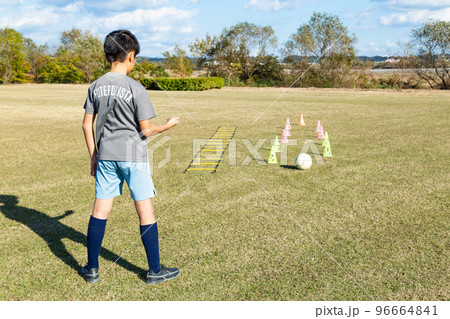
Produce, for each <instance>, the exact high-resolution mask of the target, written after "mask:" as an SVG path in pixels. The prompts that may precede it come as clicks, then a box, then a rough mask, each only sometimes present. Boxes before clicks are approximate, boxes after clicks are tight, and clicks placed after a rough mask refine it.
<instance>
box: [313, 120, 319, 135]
mask: <svg viewBox="0 0 450 319" xmlns="http://www.w3.org/2000/svg"><path fill="white" fill-rule="evenodd" d="M319 131H320V120H318V121H317V126H316V129H315V131H314V133H319Z"/></svg>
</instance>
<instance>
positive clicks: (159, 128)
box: [139, 116, 180, 137]
mask: <svg viewBox="0 0 450 319" xmlns="http://www.w3.org/2000/svg"><path fill="white" fill-rule="evenodd" d="M179 119H180V118H179V117H178V116H172V117H169V118H168V119H167V121H166V123H165V124H163V125H156V124H153V123H150V120H149V119H148V120H144V121H139V128H140V130H141V133H142V134H144V136H145V137H149V136H150V135H153V134H156V133H161V132H164V131H166V130H168V129H170V128H172V127H174V126H175V125H178V120H179Z"/></svg>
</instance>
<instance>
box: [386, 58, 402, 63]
mask: <svg viewBox="0 0 450 319" xmlns="http://www.w3.org/2000/svg"><path fill="white" fill-rule="evenodd" d="M385 62H386V63H398V62H400V59H394V58H389V59H386V61H385Z"/></svg>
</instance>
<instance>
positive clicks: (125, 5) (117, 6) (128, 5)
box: [86, 0, 169, 11]
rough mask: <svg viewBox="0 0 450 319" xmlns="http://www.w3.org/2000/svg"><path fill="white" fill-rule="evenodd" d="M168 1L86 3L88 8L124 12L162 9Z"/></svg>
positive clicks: (113, 0)
mask: <svg viewBox="0 0 450 319" xmlns="http://www.w3.org/2000/svg"><path fill="white" fill-rule="evenodd" d="M168 2H169V1H168V0H146V1H137V0H110V1H108V2H106V3H105V1H89V2H88V3H86V7H88V8H95V9H102V10H107V11H123V10H128V11H129V10H131V9H138V8H139V9H154V8H156V7H161V6H163V5H165V4H166V3H168Z"/></svg>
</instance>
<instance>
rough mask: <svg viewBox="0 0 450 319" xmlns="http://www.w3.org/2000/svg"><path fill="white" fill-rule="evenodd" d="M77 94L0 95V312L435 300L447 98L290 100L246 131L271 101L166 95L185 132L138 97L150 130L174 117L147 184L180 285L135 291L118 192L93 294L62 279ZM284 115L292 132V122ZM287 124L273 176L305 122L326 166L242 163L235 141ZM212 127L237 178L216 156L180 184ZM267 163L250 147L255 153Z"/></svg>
mask: <svg viewBox="0 0 450 319" xmlns="http://www.w3.org/2000/svg"><path fill="white" fill-rule="evenodd" d="M86 91H87V86H76V85H39V86H37V85H22V86H0V95H1V99H0V119H1V135H0V149H1V157H0V165H1V166H0V167H1V174H0V196H1V197H0V199H1V201H3V202H6V204H4V203H0V211H1V213H0V245H1V250H0V268H1V269H2V276H1V277H0V299H1V300H76V299H80V300H371V299H372V297H373V298H374V299H375V300H448V299H449V298H450V293H449V288H448V287H449V286H448V282H449V278H448V265H449V259H448V251H449V241H448V229H449V214H448V212H449V196H448V194H449V191H450V187H449V186H450V183H449V169H448V158H449V155H450V154H449V153H450V152H449V146H450V145H449V140H450V131H449V126H450V116H449V113H450V112H449V111H450V107H449V103H448V101H449V98H450V93H449V92H437V91H433V92H432V91H403V92H398V91H357V90H331V89H330V90H318V89H294V90H290V91H289V92H288V93H286V94H285V95H284V96H283V97H282V98H281V99H280V100H279V101H278V102H277V103H275V104H274V105H273V106H272V107H271V108H270V109H269V110H268V111H267V112H266V113H265V115H264V116H262V117H261V119H260V120H259V121H258V122H256V124H255V125H252V123H253V122H254V121H255V120H256V118H257V117H258V116H260V115H261V114H262V113H263V112H264V110H266V109H267V107H268V106H269V105H271V103H272V102H273V101H275V99H277V98H278V97H279V96H280V94H281V93H282V92H283V89H249V88H233V89H231V88H224V89H222V90H211V91H204V92H170V95H171V96H172V97H173V98H174V99H175V100H176V101H177V102H178V103H179V104H180V105H181V106H182V107H183V108H184V109H185V110H186V111H187V112H189V114H190V115H191V116H192V117H193V118H194V119H195V120H196V121H197V122H198V123H199V124H200V125H197V124H196V123H195V122H194V121H193V120H192V119H191V118H190V117H189V116H188V115H187V114H186V113H184V112H183V111H182V110H181V108H180V106H179V105H177V104H175V103H174V102H173V100H172V99H171V98H170V97H169V96H168V95H167V94H166V93H164V92H155V91H152V92H149V94H150V95H151V97H152V100H153V103H154V105H155V107H156V109H157V111H158V114H159V117H158V118H157V120H156V122H158V123H162V122H164V120H165V119H166V118H167V117H168V116H170V115H180V116H181V124H180V125H179V126H177V127H176V128H174V129H172V130H170V131H168V132H166V133H164V135H168V136H170V137H172V139H171V140H170V141H169V143H168V144H167V145H170V147H171V156H172V160H171V162H170V163H169V164H167V165H165V166H163V167H162V168H160V169H155V170H154V172H153V179H154V183H155V186H156V189H157V192H158V196H156V197H155V199H154V203H155V207H156V215H157V217H160V219H159V221H158V226H159V231H160V247H161V259H162V262H163V263H164V264H166V265H168V266H177V267H179V268H180V269H181V275H180V276H179V278H177V279H175V280H173V281H170V282H167V283H164V284H161V285H156V286H148V285H146V284H145V283H144V281H143V280H142V277H143V275H144V273H145V269H146V268H147V265H146V263H147V262H146V258H145V253H144V249H143V247H142V244H141V242H140V238H139V228H138V218H137V215H136V213H135V212H134V207H133V204H132V201H131V199H130V197H129V192H128V190H126V191H125V192H124V195H123V196H121V197H118V198H116V200H115V203H114V208H113V211H112V213H111V215H110V218H109V220H108V223H107V229H106V234H105V239H104V242H103V253H102V256H101V258H100V267H101V269H100V272H101V273H102V274H103V275H102V277H101V280H100V282H98V283H96V284H94V285H89V284H86V283H85V282H84V280H83V279H82V278H81V277H79V275H78V274H77V271H76V270H77V268H78V267H79V266H80V265H83V264H85V263H86V261H87V256H86V247H85V234H86V230H87V224H88V220H89V215H90V212H91V208H92V204H93V196H94V181H93V178H92V177H90V176H89V159H88V154H87V151H86V149H85V144H84V138H83V134H82V130H81V119H82V116H83V109H82V106H83V103H84V99H85V94H86ZM300 113H302V114H303V116H304V118H305V121H306V124H307V126H306V127H298V126H296V125H295V124H296V123H297V121H298V118H299V116H300ZM287 117H289V118H290V120H291V123H292V131H291V132H292V138H297V139H298V145H297V146H290V147H289V153H288V165H292V164H293V162H294V159H295V156H296V155H297V153H298V152H299V151H300V149H301V146H302V144H303V141H304V140H305V139H309V138H313V139H314V137H315V134H314V133H313V130H314V128H315V124H316V123H317V120H318V119H320V120H321V122H322V125H323V126H324V129H325V130H326V131H328V134H329V135H330V141H331V148H332V151H333V157H332V158H326V159H325V163H326V165H325V166H319V165H317V164H316V163H315V162H314V163H313V167H312V168H311V169H310V170H308V171H299V170H294V169H291V168H289V167H285V168H283V167H280V166H279V165H259V164H258V163H257V162H256V161H254V160H252V162H251V163H250V164H249V165H248V166H242V165H241V163H242V162H243V161H244V159H245V158H246V156H248V155H250V153H249V152H248V151H247V150H246V148H245V147H244V144H243V143H242V142H241V139H244V138H247V139H249V140H250V141H251V142H252V144H253V145H254V144H256V142H257V141H258V139H260V138H262V139H271V138H275V136H276V135H278V136H279V137H280V134H281V130H282V128H283V126H284V123H285V121H286V118H287ZM217 126H237V127H238V131H237V135H236V139H237V165H235V166H230V165H228V164H229V163H228V152H227V153H225V160H224V161H223V162H222V163H221V165H220V167H219V170H218V172H217V173H216V174H210V173H207V172H189V173H186V174H183V171H184V169H185V168H186V167H187V165H188V163H189V162H190V160H191V159H192V140H193V139H195V138H208V137H209V136H211V135H212V133H213V132H214V131H215V129H216V128H217ZM160 138H161V137H160ZM315 141H317V140H315ZM318 148H319V151H322V149H323V148H322V147H321V146H319V145H318ZM165 150H166V148H165V147H163V148H161V149H158V151H156V153H155V162H157V161H160V160H161V159H163V158H164V154H165ZM269 151H270V144H269V142H268V141H266V142H265V144H264V145H263V147H262V148H261V150H260V153H261V155H262V156H263V157H264V158H265V159H267V158H268V155H269ZM189 187H190V188H189ZM188 188H189V189H188ZM268 194H269V195H268ZM180 195H182V196H181V197H180ZM15 198H17V200H18V204H17V205H15V204H14V199H15ZM280 207H281V208H280ZM66 211H73V213H70V212H69V213H68V214H67V216H62V215H63V214H65V212H66ZM58 216H59V217H61V218H57V217H58ZM312 238H313V239H314V240H313V239H312ZM318 244H320V246H319V245H318ZM321 247H322V248H321ZM122 253H124V254H123V259H121V261H120V262H119V263H118V264H114V265H112V260H114V258H116V257H117V256H119V255H121V254H122ZM330 255H331V256H332V258H333V259H332V258H331V257H330ZM333 260H334V261H333ZM335 261H336V262H337V263H338V264H339V265H340V266H339V265H338V264H337V263H336V262H335ZM111 265H112V267H110V266H111ZM341 267H342V268H343V269H344V270H343V269H342V268H341ZM107 269H108V271H106V270H107ZM105 271H106V272H105Z"/></svg>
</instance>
